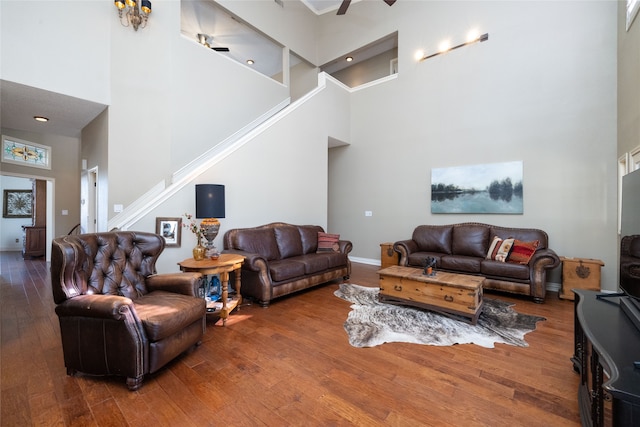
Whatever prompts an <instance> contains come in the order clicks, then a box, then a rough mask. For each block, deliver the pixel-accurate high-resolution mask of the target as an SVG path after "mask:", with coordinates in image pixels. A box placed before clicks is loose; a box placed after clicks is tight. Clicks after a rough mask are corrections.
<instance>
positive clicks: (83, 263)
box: [51, 231, 164, 304]
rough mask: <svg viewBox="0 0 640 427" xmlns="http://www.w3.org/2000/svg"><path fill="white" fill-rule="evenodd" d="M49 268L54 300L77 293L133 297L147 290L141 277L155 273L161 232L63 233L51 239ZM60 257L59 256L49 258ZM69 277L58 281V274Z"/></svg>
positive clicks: (57, 302) (57, 300)
mask: <svg viewBox="0 0 640 427" xmlns="http://www.w3.org/2000/svg"><path fill="white" fill-rule="evenodd" d="M54 244H55V245H57V246H58V248H59V249H60V250H54V251H52V254H51V256H52V262H51V268H52V269H53V268H58V267H60V268H68V269H70V271H68V272H64V273H67V274H63V275H61V274H59V273H60V272H57V271H56V272H53V273H54V274H52V276H51V277H52V281H53V296H54V301H55V302H56V304H60V303H61V302H62V301H64V300H66V299H69V298H72V297H74V296H77V295H87V294H105V295H119V296H124V297H127V298H130V299H132V300H135V299H136V298H138V297H140V296H142V295H145V294H147V292H148V291H147V287H146V285H145V279H146V277H147V276H150V275H152V274H155V273H156V266H155V265H156V261H157V259H158V256H160V253H161V252H162V251H163V249H164V239H163V238H162V236H159V235H157V234H152V233H142V232H133V231H115V232H106V233H94V234H80V235H71V236H64V237H61V238H59V239H56V242H55V243H54ZM54 257H56V258H57V257H61V258H62V259H59V260H58V259H53V258H54ZM65 276H67V277H68V278H69V279H70V280H65V281H64V282H62V281H61V280H60V279H61V277H65Z"/></svg>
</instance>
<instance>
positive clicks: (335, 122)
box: [131, 82, 350, 272]
mask: <svg viewBox="0 0 640 427" xmlns="http://www.w3.org/2000/svg"><path fill="white" fill-rule="evenodd" d="M336 100H338V102H339V105H340V106H339V107H337V108H336ZM347 101H348V94H347V93H346V91H345V90H344V89H342V88H339V87H336V85H335V83H332V82H329V83H328V85H327V88H326V89H324V90H323V91H322V92H321V93H320V94H319V95H317V96H315V97H314V98H312V99H311V100H309V101H308V102H304V103H302V102H301V103H299V104H296V105H295V106H294V108H292V109H291V112H290V113H289V114H288V115H287V116H286V117H285V118H284V119H282V120H280V121H278V122H276V123H275V124H274V125H273V126H271V127H270V128H268V129H267V130H266V131H265V132H264V133H262V134H260V135H259V136H258V137H256V138H255V139H253V140H251V141H250V142H249V143H247V144H246V145H244V146H243V147H242V148H240V149H239V150H237V151H235V152H234V153H232V154H231V155H230V156H229V157H227V158H226V159H225V160H224V161H223V162H222V163H220V164H218V165H216V166H214V167H213V168H211V169H210V170H208V171H207V172H205V173H203V174H202V175H201V176H199V177H198V178H197V179H196V180H195V181H194V182H193V183H192V184H189V185H187V186H186V187H184V188H183V189H182V190H180V191H179V192H178V193H177V194H176V195H175V196H174V197H172V198H171V199H170V200H168V201H167V202H165V203H163V204H162V205H161V206H159V207H158V208H155V209H153V210H152V211H151V212H149V214H148V215H147V216H145V218H143V219H141V220H140V221H139V222H138V223H136V224H134V225H133V226H132V227H131V229H136V230H147V231H153V230H155V218H156V217H182V218H183V220H184V216H183V215H184V214H185V213H189V214H194V213H195V190H194V189H195V184H200V183H209V184H223V185H225V202H226V218H224V219H221V220H220V221H221V227H220V233H219V235H218V237H217V239H216V241H215V244H216V246H217V247H218V248H220V249H222V247H223V243H222V238H223V235H224V233H225V232H226V231H227V230H229V229H232V228H238V227H254V226H258V225H261V224H266V223H270V222H277V221H283V222H289V223H293V224H316V225H320V226H323V227H325V229H326V224H327V210H328V207H327V204H328V202H327V183H328V177H327V171H328V169H327V165H328V163H327V162H328V153H327V139H328V132H331V133H332V134H336V135H339V136H342V135H344V129H345V128H346V127H347V126H348V121H349V117H350V116H349V113H348V102H347ZM328 110H332V112H331V113H330V114H326V112H327V111H328ZM185 222H186V221H185ZM195 245H196V239H195V237H194V235H193V234H192V233H191V232H189V231H188V230H187V229H183V232H182V244H181V246H180V247H179V248H167V249H165V251H164V252H163V253H162V255H161V258H160V260H159V262H158V271H159V272H171V271H176V269H177V267H176V264H177V263H178V262H179V261H182V260H183V259H186V258H190V257H191V250H192V249H193V247H194V246H195Z"/></svg>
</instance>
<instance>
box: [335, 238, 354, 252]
mask: <svg viewBox="0 0 640 427" xmlns="http://www.w3.org/2000/svg"><path fill="white" fill-rule="evenodd" d="M338 246H339V247H340V252H342V253H343V254H348V253H349V252H351V250H352V249H353V244H352V243H351V241H350V240H339V241H338Z"/></svg>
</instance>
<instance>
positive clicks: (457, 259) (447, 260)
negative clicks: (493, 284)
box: [440, 255, 484, 274]
mask: <svg viewBox="0 0 640 427" xmlns="http://www.w3.org/2000/svg"><path fill="white" fill-rule="evenodd" d="M483 260H484V258H476V257H469V256H464V255H445V256H443V257H442V258H441V259H440V265H441V268H443V269H445V270H454V271H457V272H460V273H476V274H477V273H480V263H481V262H482V261H483Z"/></svg>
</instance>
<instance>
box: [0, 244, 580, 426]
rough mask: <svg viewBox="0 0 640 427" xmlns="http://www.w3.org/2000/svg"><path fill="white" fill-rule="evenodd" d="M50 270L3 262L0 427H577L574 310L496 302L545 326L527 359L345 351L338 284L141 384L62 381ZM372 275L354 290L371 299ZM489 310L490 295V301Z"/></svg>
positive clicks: (278, 307)
mask: <svg viewBox="0 0 640 427" xmlns="http://www.w3.org/2000/svg"><path fill="white" fill-rule="evenodd" d="M48 269H49V266H48V264H47V263H46V262H44V261H42V260H23V259H22V258H21V256H20V254H19V253H18V252H2V253H0V276H1V277H0V304H1V309H2V312H1V320H2V326H1V327H2V336H1V354H0V364H1V367H0V369H1V374H2V376H1V390H0V392H1V402H0V403H1V407H2V413H1V425H2V426H29V425H59V426H87V425H96V426H97V425H101V426H106V425H109V426H128V425H130V426H154V427H158V426H176V425H180V426H203V425H216V426H218V425H219V426H223V425H235V426H244V425H247V426H249V425H251V426H253V425H267V426H276V425H277V426H280V425H314V426H315V425H366V426H372V425H397V426H416V425H429V426H431V425H433V426H443V425H452V426H545V427H549V426H577V425H579V424H580V423H579V415H578V405H577V387H578V375H577V374H575V373H574V372H573V369H572V365H571V362H570V360H569V358H570V357H571V355H572V348H573V312H572V307H573V305H572V303H571V302H568V301H563V300H559V299H558V297H557V295H556V294H551V295H550V296H548V298H547V302H546V303H545V304H542V305H539V304H534V303H533V302H531V301H529V300H527V299H521V298H511V297H507V296H504V295H499V298H501V299H504V300H508V301H512V302H515V304H516V305H515V310H516V311H519V312H522V313H528V314H535V315H540V316H544V317H546V318H547V321H545V322H540V323H538V328H537V330H536V331H534V332H532V333H529V334H528V335H526V338H525V339H526V341H527V342H528V343H529V347H527V348H519V347H512V346H507V345H503V344H497V345H496V348H494V349H487V348H482V347H479V346H475V345H471V344H465V345H456V346H451V347H434V346H423V345H416V344H405V343H391V344H384V345H382V346H378V347H375V348H354V347H351V346H350V345H349V343H348V340H347V336H346V333H345V331H344V329H343V327H342V324H343V322H344V321H345V319H346V317H347V314H348V312H349V310H350V308H349V303H348V302H345V301H343V300H341V299H338V298H337V297H335V296H334V295H333V292H334V291H335V290H336V289H337V288H338V284H337V283H329V284H327V285H324V286H321V287H317V288H315V289H312V290H310V291H307V292H303V293H300V294H297V295H295V296H293V297H289V298H283V299H281V300H279V301H277V302H274V303H273V304H272V305H271V306H270V307H269V308H267V309H264V308H261V307H259V306H258V305H251V306H245V307H242V308H241V310H240V311H239V312H234V313H233V314H232V315H231V317H230V318H229V320H228V322H227V326H226V327H222V326H220V323H217V324H214V321H215V320H216V319H211V321H210V322H209V324H208V328H207V332H206V335H205V337H204V342H203V345H202V346H200V347H199V348H197V349H196V350H195V351H192V352H190V353H188V354H185V355H183V356H181V357H179V358H178V359H176V360H174V361H173V362H172V363H170V364H169V365H168V366H166V367H165V368H164V369H162V370H161V371H160V372H157V373H155V374H154V375H151V376H148V377H147V378H145V381H144V383H143V386H142V388H141V389H140V390H138V391H136V392H130V391H128V389H127V388H126V385H125V382H124V379H123V378H102V377H88V376H77V377H69V376H67V375H66V370H65V367H64V362H63V359H62V349H61V345H60V335H59V334H60V332H59V327H58V320H57V317H56V315H55V313H54V309H53V307H54V304H53V301H52V296H51V290H50V287H49V276H48V274H49V273H48ZM377 269H378V268H377V267H375V266H368V265H362V264H355V263H354V264H353V274H352V276H351V280H350V281H351V283H357V284H360V285H366V286H377V275H376V270H377ZM494 296H495V294H494Z"/></svg>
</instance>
